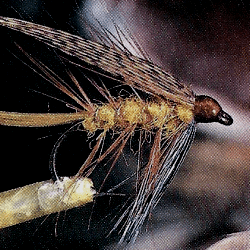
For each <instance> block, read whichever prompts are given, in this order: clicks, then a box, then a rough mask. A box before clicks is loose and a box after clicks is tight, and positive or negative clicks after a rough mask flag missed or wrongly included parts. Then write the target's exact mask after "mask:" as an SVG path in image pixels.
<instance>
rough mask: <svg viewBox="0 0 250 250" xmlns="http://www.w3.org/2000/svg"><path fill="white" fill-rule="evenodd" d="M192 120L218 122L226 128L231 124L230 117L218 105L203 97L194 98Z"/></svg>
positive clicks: (214, 101)
mask: <svg viewBox="0 0 250 250" xmlns="http://www.w3.org/2000/svg"><path fill="white" fill-rule="evenodd" d="M194 119H195V121H196V122H201V123H208V122H219V123H221V124H223V125H227V126H229V125H231V124H232V123H233V119H232V117H231V116H230V115H229V114H227V113H226V112H224V111H223V110H222V108H221V106H220V105H219V103H218V102H217V101H216V100H214V99H213V98H211V97H209V96H205V95H198V96H196V97H195V106H194Z"/></svg>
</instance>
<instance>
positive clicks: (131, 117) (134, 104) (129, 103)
mask: <svg viewBox="0 0 250 250" xmlns="http://www.w3.org/2000/svg"><path fill="white" fill-rule="evenodd" d="M142 112H143V104H142V102H140V101H139V100H137V99H135V98H132V99H126V100H125V102H124V103H123V104H122V106H121V108H120V114H121V116H122V119H123V120H124V122H128V123H129V124H131V125H132V124H139V123H140V122H141V115H142ZM120 123H121V124H122V123H123V122H120Z"/></svg>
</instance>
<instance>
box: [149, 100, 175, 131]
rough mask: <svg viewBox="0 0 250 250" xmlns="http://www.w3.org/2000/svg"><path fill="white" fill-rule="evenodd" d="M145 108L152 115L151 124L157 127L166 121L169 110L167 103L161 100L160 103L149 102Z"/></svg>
mask: <svg viewBox="0 0 250 250" xmlns="http://www.w3.org/2000/svg"><path fill="white" fill-rule="evenodd" d="M147 110H148V112H149V114H150V116H152V122H153V125H154V126H156V127H159V128H160V127H162V126H163V124H164V123H165V122H166V120H167V117H168V115H169V113H170V111H171V109H170V108H169V106H168V104H167V103H166V102H163V101H162V102H160V103H155V102H152V103H149V104H148V106H147Z"/></svg>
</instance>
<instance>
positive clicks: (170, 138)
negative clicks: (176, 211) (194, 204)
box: [0, 17, 233, 244]
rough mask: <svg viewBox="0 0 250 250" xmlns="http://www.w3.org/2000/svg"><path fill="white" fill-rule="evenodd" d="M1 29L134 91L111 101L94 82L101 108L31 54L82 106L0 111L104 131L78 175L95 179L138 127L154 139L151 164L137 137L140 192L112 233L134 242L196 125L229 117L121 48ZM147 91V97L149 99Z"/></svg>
mask: <svg viewBox="0 0 250 250" xmlns="http://www.w3.org/2000/svg"><path fill="white" fill-rule="evenodd" d="M0 25H2V26H5V27H7V28H10V29H13V30H16V31H19V32H22V33H25V34H27V35H29V36H32V37H34V38H36V39H37V40H39V41H41V42H43V43H45V44H47V45H48V46H51V47H53V48H55V49H57V50H59V51H61V52H63V53H65V54H67V55H69V56H72V57H75V58H77V59H78V60H80V61H81V62H82V63H83V64H84V66H83V68H84V69H85V70H89V71H91V72H94V73H96V74H97V75H99V76H104V77H105V76H106V77H107V79H111V80H115V81H116V82H117V85H122V86H129V87H130V88H131V95H130V96H129V97H122V96H118V97H114V96H112V95H111V93H110V91H109V90H108V88H106V86H105V85H104V84H97V83H96V82H95V81H93V80H91V79H89V81H90V83H91V84H92V85H93V86H94V87H95V88H96V89H97V90H98V92H99V93H100V94H101V95H102V96H103V97H104V98H105V99H106V102H102V103H101V102H99V103H97V102H94V101H93V100H91V98H89V94H88V93H86V92H85V91H84V89H83V88H82V86H80V84H79V83H78V81H77V80H76V79H75V77H74V76H73V75H72V74H71V73H69V75H70V77H71V80H72V81H73V83H74V84H75V86H76V87H77V89H78V92H79V94H77V95H76V94H75V92H74V91H73V90H72V88H70V87H69V85H67V84H65V82H63V81H62V80H61V79H60V78H58V77H56V76H55V74H54V73H53V72H52V71H51V70H50V69H49V68H47V67H46V66H45V65H43V64H42V63H41V62H38V61H36V60H35V59H33V58H31V57H30V59H31V61H32V62H33V63H34V64H35V65H36V66H37V67H38V68H39V69H40V70H41V72H43V76H44V78H45V79H47V80H48V81H50V82H52V83H53V84H54V85H55V86H56V87H57V88H58V89H60V90H61V91H62V92H64V93H65V94H67V95H68V96H69V97H71V98H72V99H73V100H74V101H75V102H76V103H77V104H78V105H80V106H81V109H79V110H77V112H76V113H69V114H51V113H50V114H34V113H33V114H27V113H13V112H5V111H1V112H0V124H2V125H7V126H27V127H28V126H31V127H39V126H53V125H59V124H65V123H72V122H74V121H75V122H76V121H77V122H80V123H81V124H82V126H83V128H84V129H85V130H86V131H87V132H89V133H95V132H97V131H100V134H99V136H98V137H97V139H96V144H95V146H94V147H93V149H92V152H91V153H90V155H89V156H88V158H87V159H86V160H85V162H84V164H83V165H82V167H81V168H80V170H79V172H78V174H77V178H80V177H81V176H84V177H88V176H90V175H91V174H94V170H95V169H96V168H97V166H98V167H100V168H101V167H102V166H101V164H102V162H103V161H104V160H107V158H108V157H110V159H111V161H110V170H109V172H108V174H107V176H106V178H105V180H106V179H107V177H108V175H109V174H110V172H111V171H112V169H113V167H114V165H115V163H116V162H117V160H118V158H119V157H120V156H121V154H122V151H123V149H124V147H125V146H126V144H127V143H128V141H129V139H130V138H131V137H132V136H133V135H134V133H135V131H138V130H139V133H140V138H141V137H143V135H144V139H145V137H146V135H145V134H147V132H150V134H151V138H153V140H152V145H151V149H150V153H149V156H148V160H147V163H146V164H142V163H141V160H142V159H141V157H142V151H143V146H144V145H145V142H144V143H140V142H141V141H142V140H143V139H140V140H139V142H138V143H140V145H139V149H138V151H139V152H138V166H137V170H136V173H135V175H136V184H135V192H134V194H133V196H132V198H131V202H130V204H129V205H128V206H127V207H126V209H125V210H124V211H123V213H122V215H121V217H120V218H119V219H118V220H117V222H116V223H115V225H114V227H113V230H112V231H114V230H116V229H118V227H120V226H122V236H121V238H120V244H126V243H128V242H130V243H133V242H134V241H135V240H136V237H137V235H138V234H139V232H140V230H141V227H142V225H143V223H144V221H145V220H146V219H147V217H148V216H149V214H150V213H151V211H152V209H153V208H154V207H155V206H156V205H157V203H158V201H159V200H160V198H161V197H162V195H163V194H164V191H165V189H166V187H167V186H168V184H169V183H170V182H171V180H172V179H173V177H174V175H175V174H176V172H177V170H178V168H179V167H180V165H181V163H182V161H183V159H184V158H185V156H186V154H187V151H188V149H189V147H190V145H191V143H192V141H193V138H194V135H195V124H196V123H199V122H205V123H207V122H219V123H221V124H223V125H231V124H232V123H233V120H232V118H231V117H230V115H228V114H227V113H226V112H224V111H223V110H222V108H221V106H220V105H219V104H218V102H217V101H216V100H214V99H213V98H211V97H208V96H203V95H202V96H197V95H195V94H194V93H193V92H192V90H191V89H190V87H189V86H187V85H185V84H184V83H182V82H180V81H178V80H177V79H175V78H174V77H173V76H172V75H170V74H169V73H166V72H165V71H164V70H163V69H162V68H161V67H159V66H157V65H155V64H153V63H152V62H151V61H150V60H149V59H147V58H140V57H137V56H135V55H133V54H132V53H130V52H128V51H127V50H124V49H123V46H116V45H115V43H113V44H112V46H107V45H105V44H103V43H100V42H93V41H90V40H86V39H83V38H81V37H79V36H76V35H72V34H69V33H67V32H64V31H60V30H55V29H53V28H49V27H46V26H42V25H38V24H34V23H31V22H26V21H22V20H18V19H14V18H8V17H0ZM78 66H79V65H78ZM80 66H81V65H80ZM142 93H144V94H146V98H145V95H142ZM108 131H114V132H116V134H117V137H116V138H114V141H113V142H112V143H111V144H110V146H109V147H108V148H107V149H106V148H105V149H102V145H103V143H104V141H105V137H106V134H107V133H108ZM144 132H145V133H144ZM145 141H146V140H145ZM101 187H102V186H101Z"/></svg>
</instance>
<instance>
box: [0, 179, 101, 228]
mask: <svg viewBox="0 0 250 250" xmlns="http://www.w3.org/2000/svg"><path fill="white" fill-rule="evenodd" d="M95 193H96V192H95V190H94V189H93V183H92V181H91V180H90V179H88V178H79V179H75V178H74V177H73V178H68V177H62V178H61V179H60V180H58V181H56V182H53V181H51V180H50V181H43V182H37V183H34V184H31V185H27V186H24V187H20V188H16V189H12V190H9V191H6V192H2V193H0V228H4V227H9V226H12V225H16V224H19V223H22V222H25V221H28V220H32V219H35V218H38V217H41V216H44V215H48V214H51V213H55V212H60V211H63V210H67V209H70V208H74V207H78V206H81V205H84V204H86V203H89V202H92V201H93V196H94V194H95Z"/></svg>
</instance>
